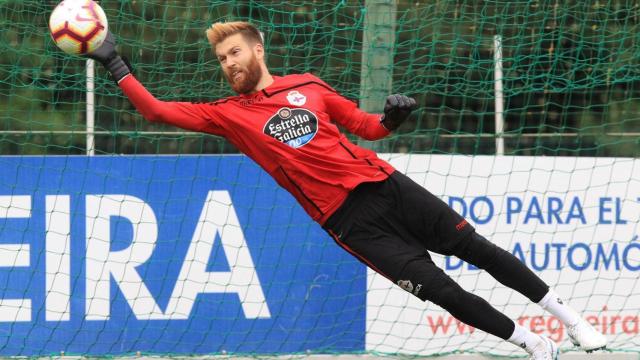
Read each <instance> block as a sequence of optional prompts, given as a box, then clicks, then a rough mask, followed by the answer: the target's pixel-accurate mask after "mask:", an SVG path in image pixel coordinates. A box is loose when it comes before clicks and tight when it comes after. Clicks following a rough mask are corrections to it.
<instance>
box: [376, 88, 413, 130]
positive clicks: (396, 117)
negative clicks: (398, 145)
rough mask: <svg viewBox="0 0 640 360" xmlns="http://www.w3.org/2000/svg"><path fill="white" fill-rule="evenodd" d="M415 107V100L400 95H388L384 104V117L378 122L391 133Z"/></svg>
mask: <svg viewBox="0 0 640 360" xmlns="http://www.w3.org/2000/svg"><path fill="white" fill-rule="evenodd" d="M416 105H417V104H416V100H415V99H413V98H410V97H408V96H404V95H400V94H395V95H389V96H387V101H386V102H385V104H384V115H383V116H382V118H381V119H380V122H381V123H382V125H383V126H384V127H385V128H386V129H387V130H389V131H393V130H395V129H397V128H398V127H399V126H400V124H402V122H404V121H405V120H407V118H408V117H409V115H410V114H411V111H413V110H414V109H415V108H416Z"/></svg>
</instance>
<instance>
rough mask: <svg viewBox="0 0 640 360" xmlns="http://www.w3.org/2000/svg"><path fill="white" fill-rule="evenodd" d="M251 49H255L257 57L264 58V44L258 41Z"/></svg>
mask: <svg viewBox="0 0 640 360" xmlns="http://www.w3.org/2000/svg"><path fill="white" fill-rule="evenodd" d="M253 51H255V54H256V57H257V58H258V59H264V46H263V45H262V44H260V43H256V44H255V45H254V46H253Z"/></svg>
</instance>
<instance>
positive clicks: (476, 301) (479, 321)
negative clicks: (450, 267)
mask: <svg viewBox="0 0 640 360" xmlns="http://www.w3.org/2000/svg"><path fill="white" fill-rule="evenodd" d="M429 300H430V301H431V302H433V303H434V304H436V305H438V306H440V307H441V308H443V309H445V310H447V311H448V312H449V313H450V314H451V315H453V317H455V318H456V319H458V320H460V321H462V322H464V323H466V324H468V325H471V326H473V327H475V328H478V329H481V330H484V331H486V332H488V333H490V334H493V335H495V336H498V337H500V338H502V339H505V340H506V339H508V338H509V337H510V336H511V334H512V333H513V328H514V325H513V321H511V320H510V319H509V318H508V317H506V316H505V315H504V314H502V313H501V312H499V311H497V310H496V309H494V308H493V307H492V306H491V305H490V304H489V303H488V302H487V301H486V300H484V299H483V298H481V297H479V296H477V295H474V294H472V293H469V292H467V291H466V290H464V289H463V288H461V287H460V285H458V284H457V283H456V282H454V281H453V280H449V281H443V282H442V283H441V285H440V288H439V289H438V290H436V291H434V293H433V294H431V296H429Z"/></svg>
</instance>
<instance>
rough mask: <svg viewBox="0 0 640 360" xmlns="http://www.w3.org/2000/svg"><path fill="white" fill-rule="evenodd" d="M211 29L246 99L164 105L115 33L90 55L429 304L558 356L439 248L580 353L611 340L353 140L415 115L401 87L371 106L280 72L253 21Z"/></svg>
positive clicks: (376, 135) (142, 108) (155, 116)
mask: <svg viewBox="0 0 640 360" xmlns="http://www.w3.org/2000/svg"><path fill="white" fill-rule="evenodd" d="M206 35H207V38H208V40H209V42H210V43H211V46H212V48H213V51H214V53H215V56H216V57H217V59H218V61H219V62H220V65H221V67H222V70H223V72H224V76H225V77H226V79H227V81H228V82H229V84H230V85H231V88H232V89H233V90H234V91H235V92H236V93H237V94H238V95H237V96H232V97H228V98H225V99H221V100H217V101H213V102H210V103H197V104H196V103H189V102H167V101H160V100H158V99H156V98H155V97H154V96H153V95H151V94H150V93H149V92H148V91H147V90H146V89H145V88H144V87H143V85H142V84H141V83H140V82H138V80H137V79H136V78H135V77H134V76H133V75H132V74H131V69H130V67H129V66H128V64H127V63H125V61H123V59H122V58H121V57H120V56H119V55H118V54H117V53H116V50H115V41H114V37H113V35H112V34H109V35H108V37H107V40H106V41H105V42H104V44H103V45H102V46H101V47H100V48H99V49H97V50H96V51H94V52H93V53H91V54H89V55H88V56H89V57H91V58H93V59H95V60H97V61H99V62H101V63H102V64H103V65H104V66H105V67H106V69H107V70H108V71H109V72H110V73H111V75H112V76H113V78H114V79H115V80H116V82H117V83H118V85H119V86H120V88H122V90H123V91H124V93H125V95H126V96H127V97H128V98H129V100H130V101H131V102H132V103H133V105H134V106H135V107H136V109H137V110H138V111H139V112H140V113H141V114H142V115H143V116H144V118H145V119H147V120H148V121H154V122H162V123H167V124H171V125H174V126H177V127H180V128H183V129H186V130H191V131H199V132H205V133H210V134H215V135H219V136H223V137H225V138H226V139H227V140H228V141H229V142H231V143H233V144H234V145H235V146H236V147H237V148H238V149H239V150H240V151H242V152H243V153H245V154H246V155H247V156H249V157H250V158H252V159H253V160H254V161H255V162H257V163H258V164H259V165H260V166H261V167H262V168H263V169H264V170H265V171H266V172H267V173H269V174H270V175H271V176H272V177H273V178H274V179H275V180H276V181H277V182H278V184H279V185H280V186H282V187H283V188H285V189H286V190H287V191H289V192H290V193H291V194H292V195H293V196H294V197H295V198H296V200H297V201H298V202H299V203H300V205H301V206H302V207H303V208H304V210H305V211H306V212H307V213H308V214H309V215H310V216H311V217H312V218H313V219H314V220H315V221H317V222H318V223H319V224H320V225H322V227H323V228H324V229H325V230H326V231H327V232H328V233H329V234H330V235H331V237H332V238H333V239H334V240H335V241H336V243H337V244H338V245H339V246H341V247H342V248H344V249H345V250H346V251H348V252H349V253H351V254H352V255H353V256H355V257H356V258H358V259H359V260H360V261H362V262H363V263H365V264H366V265H367V266H369V267H370V268H372V269H373V270H375V271H376V272H378V273H380V274H381V275H383V276H385V277H387V278H388V279H389V280H391V281H392V282H394V283H395V284H398V285H399V286H400V287H402V288H403V289H404V290H407V291H409V292H411V293H412V294H413V295H415V296H416V297H418V298H420V299H421V300H423V301H431V302H433V303H435V304H437V305H439V306H441V307H442V308H444V309H445V310H447V311H448V312H450V313H451V314H452V315H453V316H454V317H456V318H457V319H459V320H460V321H462V322H464V323H466V324H468V325H471V326H473V327H475V328H478V329H481V330H484V331H486V332H488V333H491V334H493V335H495V336H498V337H500V338H502V339H504V340H507V341H509V342H511V343H513V344H515V345H517V346H520V347H522V348H524V350H526V351H527V352H528V353H529V354H531V358H532V359H555V358H556V357H557V354H558V349H557V346H556V344H555V343H554V342H553V341H551V340H550V339H548V338H546V337H542V336H539V335H536V334H534V333H532V332H531V331H529V330H527V329H525V328H523V327H522V326H520V325H518V324H516V323H515V322H514V321H512V320H510V319H509V318H508V317H507V316H505V315H504V314H502V313H500V312H499V311H497V310H496V309H494V308H493V307H492V306H491V305H490V304H489V303H487V302H486V301H485V300H483V299H481V298H480V297H478V296H476V295H473V294H471V293H469V292H467V291H465V290H463V289H462V288H461V287H460V286H459V285H458V284H457V283H456V282H454V281H453V280H452V279H451V278H450V277H449V276H447V275H446V274H445V273H444V272H443V271H442V270H441V269H440V268H438V267H437V266H436V265H435V264H434V262H433V261H432V259H431V257H430V255H429V251H432V252H436V253H439V254H444V255H455V256H457V257H459V258H460V259H462V260H464V261H466V262H468V263H470V264H473V265H475V266H477V267H479V268H481V269H485V270H486V271H488V272H489V273H490V274H491V275H492V276H493V277H495V278H496V279H497V280H498V281H499V282H500V283H502V284H504V285H505V286H508V287H510V288H512V289H515V290H516V291H518V292H520V293H521V294H523V295H524V296H526V297H527V298H529V299H530V300H531V301H533V302H535V303H538V304H539V305H540V306H542V307H543V308H544V309H546V310H548V311H549V312H551V313H552V314H553V315H555V316H557V317H558V318H559V319H560V320H561V321H562V322H563V323H564V324H565V325H566V326H567V327H568V334H569V336H570V338H571V340H572V342H573V343H574V344H575V345H577V346H579V347H580V348H581V349H583V350H586V351H593V350H596V349H600V348H604V347H605V346H606V342H607V341H606V338H605V337H604V336H603V335H602V334H600V333H598V332H596V331H595V329H594V328H593V327H592V326H591V325H589V324H588V323H587V322H586V321H585V320H583V319H582V318H581V317H580V316H579V315H578V314H577V313H576V312H575V311H574V310H573V309H572V308H570V307H569V306H568V305H567V304H565V303H563V302H562V301H561V300H560V298H559V296H558V295H557V294H556V293H555V292H554V291H553V290H551V289H550V288H549V286H548V285H547V284H545V283H544V282H543V281H542V280H541V279H540V278H539V277H537V276H536V275H535V274H534V273H533V272H532V271H531V270H529V269H528V268H527V267H526V266H525V265H524V264H522V263H521V262H520V261H519V260H518V259H517V258H515V257H514V256H513V255H511V254H510V253H508V252H506V251H504V250H503V249H501V248H499V247H497V246H495V245H494V244H492V243H491V242H489V241H487V240H486V239H485V238H484V237H482V236H481V235H479V234H478V233H476V232H475V230H474V228H473V227H472V226H471V225H470V224H469V223H467V221H466V220H464V219H463V218H462V217H461V216H460V215H459V214H457V213H456V212H455V211H453V210H452V209H451V208H450V207H448V206H447V205H446V204H445V203H444V202H442V201H441V200H440V199H438V198H437V197H435V196H434V195H432V194H431V193H429V192H428V191H427V190H425V189H424V188H422V187H421V186H419V185H417V184H416V183H414V182H413V181H412V180H410V179H409V178H408V177H406V176H405V175H403V174H402V173H400V172H398V171H396V170H395V169H394V168H393V167H392V166H391V165H390V164H388V163H387V162H385V161H383V160H381V159H379V158H378V157H377V156H376V154H375V153H374V152H373V151H371V150H368V149H364V148H362V147H359V146H357V145H354V144H352V143H351V142H349V140H348V139H347V138H346V137H345V136H344V135H343V134H341V133H340V131H339V130H338V127H337V125H336V123H337V124H339V125H342V126H344V127H345V128H346V129H347V130H349V131H350V132H352V133H354V134H356V135H358V136H360V137H362V138H364V139H367V140H377V139H381V138H383V137H385V136H387V135H389V133H390V132H391V131H393V130H395V129H396V128H397V127H398V126H400V124H401V123H402V122H403V121H404V120H406V119H407V117H408V116H409V114H410V113H411V111H412V110H413V109H414V108H415V107H416V102H415V100H414V99H412V98H409V97H407V96H404V95H391V96H389V97H387V99H386V103H385V104H384V114H381V115H377V114H369V113H366V112H364V111H361V110H359V109H358V108H357V106H356V104H355V103H354V102H351V101H349V100H347V99H345V98H344V97H342V96H341V95H340V94H338V93H337V92H336V91H335V90H334V89H333V88H331V86H329V85H327V84H326V83H324V82H323V81H322V80H320V79H319V78H317V77H315V76H314V75H311V74H302V75H287V76H275V75H271V74H270V73H269V70H268V68H267V66H266V63H265V50H264V45H263V40H262V37H261V34H260V32H259V31H258V30H257V29H256V28H255V27H254V26H252V25H251V24H249V23H245V22H230V23H216V24H214V25H212V26H211V28H210V29H208V30H207V32H206Z"/></svg>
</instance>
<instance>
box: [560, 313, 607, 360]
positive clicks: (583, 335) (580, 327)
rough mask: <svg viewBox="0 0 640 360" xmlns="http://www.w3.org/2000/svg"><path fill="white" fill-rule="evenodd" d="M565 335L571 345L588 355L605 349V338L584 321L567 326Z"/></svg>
mask: <svg viewBox="0 0 640 360" xmlns="http://www.w3.org/2000/svg"><path fill="white" fill-rule="evenodd" d="M567 334H568V335H569V339H570V340H571V342H572V343H573V345H575V346H578V347H579V348H580V349H581V350H584V351H586V352H588V353H590V352H592V351H596V350H600V349H604V348H606V347H607V338H606V337H605V336H604V335H602V334H601V333H599V332H598V331H597V330H596V329H595V328H594V327H593V326H591V324H589V323H588V322H586V321H585V320H584V319H580V321H578V323H577V324H575V325H573V326H569V327H568V328H567Z"/></svg>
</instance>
